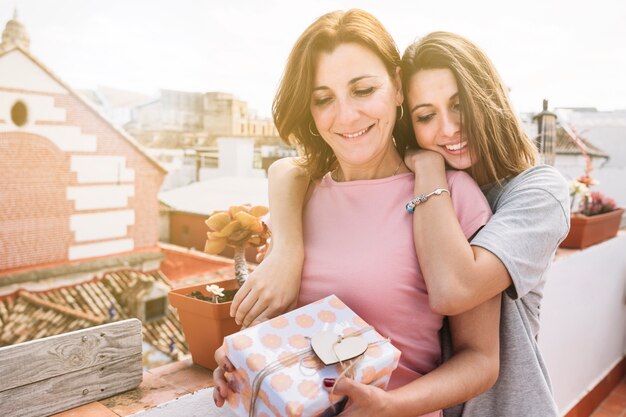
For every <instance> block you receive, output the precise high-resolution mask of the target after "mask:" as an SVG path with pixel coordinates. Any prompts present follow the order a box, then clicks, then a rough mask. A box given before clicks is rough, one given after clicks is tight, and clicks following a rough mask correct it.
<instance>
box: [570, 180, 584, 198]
mask: <svg viewBox="0 0 626 417" xmlns="http://www.w3.org/2000/svg"><path fill="white" fill-rule="evenodd" d="M588 192H589V187H587V186H586V185H585V184H583V183H582V182H579V181H576V180H574V181H572V182H570V185H569V193H570V195H577V194H578V195H586V194H587V193H588Z"/></svg>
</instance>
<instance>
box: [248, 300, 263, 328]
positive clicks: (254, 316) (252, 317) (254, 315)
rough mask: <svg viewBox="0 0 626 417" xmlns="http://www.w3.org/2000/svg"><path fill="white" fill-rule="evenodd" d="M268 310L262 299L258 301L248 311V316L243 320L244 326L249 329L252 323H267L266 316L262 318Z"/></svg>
mask: <svg viewBox="0 0 626 417" xmlns="http://www.w3.org/2000/svg"><path fill="white" fill-rule="evenodd" d="M267 311H268V308H267V306H266V303H263V302H262V301H261V300H260V299H259V300H257V301H256V303H255V304H254V306H252V308H251V309H250V311H248V314H246V316H245V317H244V318H243V320H242V322H243V326H245V327H248V326H250V324H251V323H252V322H257V321H265V320H266V319H267V317H266V316H261V314H263V313H266V312H267Z"/></svg>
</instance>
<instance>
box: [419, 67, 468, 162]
mask: <svg viewBox="0 0 626 417" xmlns="http://www.w3.org/2000/svg"><path fill="white" fill-rule="evenodd" d="M407 100H408V104H409V109H410V111H409V113H410V117H411V125H412V126H413V131H414V132H415V137H416V139H417V143H418V144H419V146H420V147H421V148H423V149H428V150H432V151H435V152H438V153H440V154H441V155H443V157H444V158H445V160H446V162H447V163H448V165H450V166H451V167H453V168H455V169H467V168H469V167H470V166H472V163H473V162H472V158H471V155H470V147H469V146H468V139H469V138H464V137H462V135H461V106H460V103H459V91H458V88H457V83H456V80H455V79H454V75H453V74H452V71H450V70H449V69H427V70H420V71H418V72H416V73H415V74H413V76H412V77H411V78H410V80H409V85H408V97H407Z"/></svg>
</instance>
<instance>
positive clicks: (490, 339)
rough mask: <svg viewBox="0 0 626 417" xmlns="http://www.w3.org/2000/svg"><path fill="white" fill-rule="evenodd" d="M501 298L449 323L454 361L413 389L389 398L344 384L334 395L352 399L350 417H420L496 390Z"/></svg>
mask: <svg viewBox="0 0 626 417" xmlns="http://www.w3.org/2000/svg"><path fill="white" fill-rule="evenodd" d="M500 300H501V296H500V295H499V294H498V295H496V296H495V297H493V298H491V299H490V300H487V301H486V302H485V303H483V304H481V305H479V306H478V307H475V308H473V309H471V310H469V311H467V312H465V313H463V314H460V315H458V316H452V317H449V320H450V332H451V335H452V345H453V349H454V354H453V356H452V357H451V358H450V359H448V360H447V361H446V362H444V363H443V364H442V365H441V366H439V367H438V368H436V369H435V370H433V371H431V372H429V373H428V374H426V375H424V376H422V377H421V378H418V379H416V380H414V381H412V382H411V383H409V384H407V385H404V386H402V387H400V388H397V389H395V390H392V391H388V392H385V391H383V390H382V389H380V388H376V387H374V386H371V385H364V384H360V383H357V382H354V381H352V380H350V379H347V378H343V379H340V380H339V381H338V382H337V383H336V385H335V394H337V395H347V396H348V397H349V398H350V402H349V403H348V408H347V409H346V410H345V411H344V412H343V413H341V415H342V416H345V417H357V416H358V417H368V416H371V417H374V416H376V417H382V416H393V417H401V416H415V415H422V414H426V413H429V412H432V411H436V410H440V409H443V408H448V407H452V406H454V405H456V404H459V403H462V402H464V401H467V400H468V399H470V398H473V397H475V396H477V395H479V394H481V393H483V392H485V391H487V390H488V389H489V388H491V387H492V386H493V384H495V382H496V380H497V378H498V371H499V367H500V359H499V354H500V343H499V330H498V329H499V325H500Z"/></svg>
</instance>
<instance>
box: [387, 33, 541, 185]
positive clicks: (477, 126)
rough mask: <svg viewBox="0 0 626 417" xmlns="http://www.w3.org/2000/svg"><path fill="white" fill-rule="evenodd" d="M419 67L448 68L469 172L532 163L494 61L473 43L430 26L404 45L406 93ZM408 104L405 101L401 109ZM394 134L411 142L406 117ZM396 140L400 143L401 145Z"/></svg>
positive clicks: (494, 177) (492, 174)
mask: <svg viewBox="0 0 626 417" xmlns="http://www.w3.org/2000/svg"><path fill="white" fill-rule="evenodd" d="M425 69H449V70H450V71H452V73H453V74H454V78H455V79H456V83H457V87H458V91H459V100H460V104H461V135H462V137H463V138H467V139H469V140H468V146H469V148H470V152H471V155H472V160H473V161H472V162H473V164H472V167H471V168H470V174H471V175H472V177H473V178H474V179H475V180H476V182H478V183H479V184H486V183H491V182H499V181H500V180H501V179H503V178H506V177H508V176H512V175H517V174H519V173H521V172H522V171H524V170H526V169H528V168H530V167H531V166H533V165H535V162H536V158H537V152H536V149H535V146H534V145H533V143H532V142H531V141H530V139H529V138H528V136H527V135H526V133H524V130H523V129H522V126H521V123H520V121H519V119H518V118H517V116H516V114H515V112H514V111H513V108H512V106H511V103H510V101H509V98H508V94H507V89H506V88H505V86H504V83H503V82H502V80H501V78H500V76H499V75H498V72H497V71H496V69H495V67H494V65H493V64H492V62H491V61H490V60H489V58H488V57H487V55H486V54H485V53H484V52H483V51H482V50H481V49H480V48H479V47H478V46H476V45H475V44H473V43H472V42H470V41H469V40H467V39H465V38H463V37H462V36H459V35H456V34H454V33H449V32H433V33H430V34H429V35H427V36H425V37H424V38H422V39H420V40H418V41H416V42H415V43H413V44H412V45H410V46H409V47H408V48H407V49H406V51H405V52H404V55H403V57H402V81H403V86H404V90H405V97H407V96H408V92H407V90H408V88H409V81H410V79H411V77H412V76H413V75H414V74H416V73H417V72H419V71H420V70H425ZM407 109H408V104H407V103H406V101H405V109H404V110H405V112H406V111H407ZM405 120H406V122H404V123H403V129H402V130H403V133H404V134H403V135H401V136H400V137H399V138H398V139H399V140H402V141H404V142H403V145H404V146H407V147H413V148H414V147H416V146H417V142H416V140H415V134H414V132H413V128H412V126H411V121H410V117H407V118H406V119H405ZM401 146H402V145H401Z"/></svg>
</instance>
